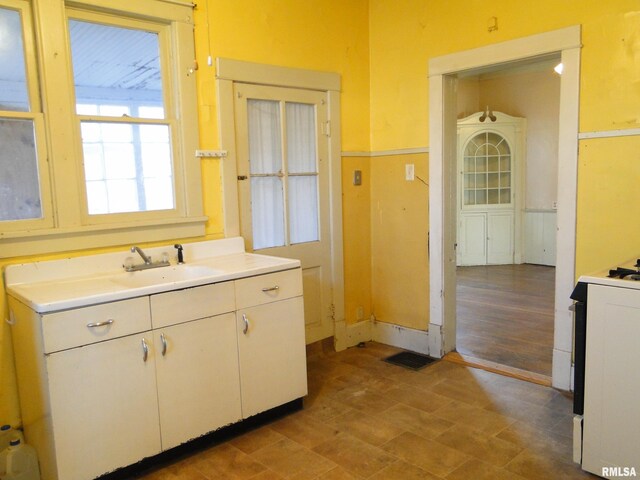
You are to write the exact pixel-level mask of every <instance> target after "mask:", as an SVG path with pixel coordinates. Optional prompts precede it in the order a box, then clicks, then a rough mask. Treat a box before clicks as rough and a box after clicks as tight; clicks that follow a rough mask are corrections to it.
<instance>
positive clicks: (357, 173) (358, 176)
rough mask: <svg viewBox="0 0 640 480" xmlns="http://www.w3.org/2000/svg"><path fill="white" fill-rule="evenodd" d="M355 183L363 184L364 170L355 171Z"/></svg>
mask: <svg viewBox="0 0 640 480" xmlns="http://www.w3.org/2000/svg"><path fill="white" fill-rule="evenodd" d="M353 184H354V185H362V170H354V171H353Z"/></svg>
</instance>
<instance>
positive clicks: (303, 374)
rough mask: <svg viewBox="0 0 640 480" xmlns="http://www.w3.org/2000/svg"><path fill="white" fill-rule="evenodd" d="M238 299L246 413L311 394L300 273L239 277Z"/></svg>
mask: <svg viewBox="0 0 640 480" xmlns="http://www.w3.org/2000/svg"><path fill="white" fill-rule="evenodd" d="M236 300H237V302H238V307H239V310H238V312H237V313H236V316H237V325H238V332H239V333H238V357H239V359H240V373H241V374H240V381H241V391H242V414H243V416H244V417H245V418H246V417H250V416H252V415H255V414H257V413H260V412H263V411H265V410H268V409H270V408H273V407H276V406H278V405H282V404H283V403H286V402H288V401H290V400H291V399H295V398H300V397H303V396H305V395H306V394H307V369H306V349H305V341H304V335H305V333H304V323H301V322H300V321H299V319H300V318H304V305H303V301H302V278H301V276H300V275H298V274H296V272H295V271H287V272H280V273H276V274H270V275H262V276H258V277H253V278H249V279H245V280H239V281H237V282H236ZM243 307H244V308H243Z"/></svg>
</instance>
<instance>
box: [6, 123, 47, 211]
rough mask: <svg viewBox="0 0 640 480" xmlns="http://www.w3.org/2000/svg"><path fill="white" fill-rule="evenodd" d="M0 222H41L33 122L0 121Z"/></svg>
mask: <svg viewBox="0 0 640 480" xmlns="http://www.w3.org/2000/svg"><path fill="white" fill-rule="evenodd" d="M0 145H1V146H2V148H0V172H2V174H1V175H0V221H6V220H27V219H36V218H42V205H41V202H40V185H39V179H38V159H37V154H36V140H35V131H34V126H33V121H31V120H12V119H2V118H0Z"/></svg>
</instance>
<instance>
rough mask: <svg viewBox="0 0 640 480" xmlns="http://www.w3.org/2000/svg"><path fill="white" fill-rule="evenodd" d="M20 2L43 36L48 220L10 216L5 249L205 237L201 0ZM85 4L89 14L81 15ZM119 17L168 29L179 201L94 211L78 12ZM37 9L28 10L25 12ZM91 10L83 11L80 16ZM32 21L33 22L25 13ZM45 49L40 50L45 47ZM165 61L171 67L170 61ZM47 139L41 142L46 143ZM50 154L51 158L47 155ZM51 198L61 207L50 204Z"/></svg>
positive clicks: (6, 1) (33, 78)
mask: <svg viewBox="0 0 640 480" xmlns="http://www.w3.org/2000/svg"><path fill="white" fill-rule="evenodd" d="M11 4H20V5H23V6H24V8H25V9H26V10H31V11H32V12H33V23H32V26H29V28H33V33H34V34H33V35H32V36H31V37H30V38H29V37H28V30H25V44H26V46H25V49H26V56H27V59H26V60H27V63H28V64H30V63H31V62H33V63H34V65H36V62H37V67H38V68H37V70H38V72H39V75H38V74H37V73H36V69H35V68H31V69H29V70H28V75H29V84H30V88H31V89H34V90H35V93H34V92H32V91H30V94H31V97H32V98H31V100H32V110H33V111H34V112H36V115H37V111H36V110H35V107H34V103H33V102H34V98H38V99H42V111H43V112H44V113H43V114H42V116H43V118H44V120H43V122H42V123H43V126H44V128H43V130H44V135H43V137H42V138H43V139H45V138H46V140H44V141H42V142H40V141H39V142H38V143H39V144H42V145H43V148H44V149H45V150H46V152H38V153H39V161H41V162H45V163H48V166H49V170H48V171H46V169H44V170H43V169H41V170H40V175H41V182H42V184H43V188H42V191H41V195H42V204H43V212H44V214H45V218H44V220H43V221H42V222H41V225H38V227H39V228H36V225H31V226H28V225H27V226H26V227H27V228H25V226H24V225H23V226H22V227H21V226H19V225H17V224H18V223H19V222H18V221H16V222H0V247H1V248H0V258H2V257H15V256H19V255H31V254H41V253H51V252H60V251H66V250H78V249H83V248H96V247H104V246H111V245H119V244H129V243H133V242H143V241H162V240H168V239H178V238H187V237H195V236H201V235H204V233H205V223H206V220H207V218H206V217H205V216H204V215H203V204H202V182H201V170H200V163H199V161H198V159H197V158H196V157H195V150H196V149H197V148H198V125H197V100H196V84H195V66H194V65H195V63H194V59H195V49H194V37H193V11H192V9H193V4H192V3H190V2H187V1H184V0H136V1H135V2H131V1H129V0H74V1H66V2H65V0H47V1H37V2H36V1H33V0H0V5H2V6H5V5H11ZM78 12H81V13H80V15H77V13H78ZM85 15H86V16H96V15H97V18H99V17H100V16H102V17H103V18H109V19H110V20H111V21H110V22H109V24H115V25H124V24H126V23H127V22H132V24H136V23H138V24H139V23H140V22H149V23H150V24H156V25H158V28H159V29H166V32H165V33H166V35H165V37H166V42H165V45H164V46H163V47H161V49H162V48H163V49H164V51H162V52H161V55H165V56H166V57H165V58H163V60H164V61H163V62H161V63H163V68H167V71H166V72H163V74H164V75H165V76H164V77H163V88H164V90H165V92H164V94H165V111H166V112H167V113H166V118H167V119H169V120H170V128H171V129H172V143H173V144H172V148H173V151H172V153H173V157H174V158H173V164H174V188H175V192H174V195H175V208H174V209H173V210H164V211H155V212H154V211H151V212H135V213H127V214H119V213H118V214H104V215H89V214H88V208H87V203H86V189H85V183H84V169H83V165H82V142H81V136H80V120H81V119H82V120H84V119H86V117H80V116H78V115H76V111H75V105H76V103H75V95H74V80H73V71H72V64H71V47H70V43H69V35H68V24H67V22H68V19H69V16H71V17H72V18H79V17H83V16H85ZM24 18H28V17H26V16H25V17H24ZM80 19H82V18H80ZM25 23H27V22H26V21H25ZM36 52H37V55H36ZM165 65H166V66H167V67H165ZM39 146H40V145H39ZM47 161H48V162H47ZM47 204H50V205H51V208H49V207H46V208H45V206H46V205H47Z"/></svg>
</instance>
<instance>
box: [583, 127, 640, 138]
mask: <svg viewBox="0 0 640 480" xmlns="http://www.w3.org/2000/svg"><path fill="white" fill-rule="evenodd" d="M636 135H640V128H629V129H626V130H599V131H594V132H582V133H579V134H578V140H588V139H590V138H612V137H633V136H636Z"/></svg>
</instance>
